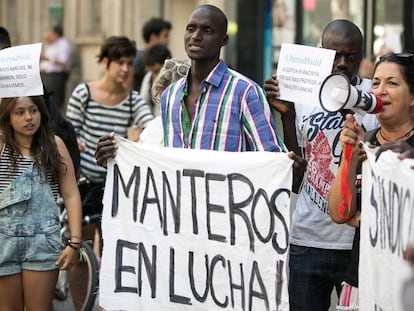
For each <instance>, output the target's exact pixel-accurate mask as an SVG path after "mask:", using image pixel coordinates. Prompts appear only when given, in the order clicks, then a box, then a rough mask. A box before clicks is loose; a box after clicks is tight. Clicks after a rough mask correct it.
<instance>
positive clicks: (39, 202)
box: [0, 96, 82, 311]
mask: <svg viewBox="0 0 414 311" xmlns="http://www.w3.org/2000/svg"><path fill="white" fill-rule="evenodd" d="M59 193H60V195H61V196H62V197H63V199H64V202H65V206H66V208H67V211H68V216H69V224H70V230H71V234H72V237H71V240H70V242H69V244H68V246H67V247H66V248H65V249H64V250H63V251H62V249H61V241H60V234H59V230H60V223H59V218H58V214H59V210H58V207H57V205H56V199H57V196H58V194H59ZM81 230H82V229H81V202H80V196H79V191H78V188H77V184H76V179H75V174H74V169H73V164H72V161H71V158H70V155H69V153H68V151H67V149H66V147H65V145H64V143H63V141H62V140H61V139H60V138H59V137H57V136H54V134H53V131H52V129H51V127H50V124H49V115H48V112H47V108H46V105H45V103H44V101H43V98H42V97H41V96H32V97H18V98H7V99H5V98H3V99H2V100H1V102H0V245H1V249H0V310H22V311H23V310H27V311H30V310H53V293H54V290H55V284H56V281H57V277H58V269H59V268H60V269H68V268H70V266H71V265H72V264H73V263H74V262H75V261H76V260H77V258H78V257H79V255H78V249H79V247H80V242H81Z"/></svg>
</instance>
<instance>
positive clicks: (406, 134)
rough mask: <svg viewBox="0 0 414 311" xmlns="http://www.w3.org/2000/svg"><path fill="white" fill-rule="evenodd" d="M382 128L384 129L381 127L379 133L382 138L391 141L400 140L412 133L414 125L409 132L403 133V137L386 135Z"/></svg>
mask: <svg viewBox="0 0 414 311" xmlns="http://www.w3.org/2000/svg"><path fill="white" fill-rule="evenodd" d="M381 130H382V128H380V130H379V134H380V136H381V138H382V139H383V140H385V141H387V142H391V141H397V140H400V139H403V138H405V137H407V136H409V135H410V134H411V132H412V131H414V127H413V128H412V129H410V130H409V131H408V132H406V133H405V134H404V135H402V136H401V137H398V138H397V139H389V138H387V137H385V136H384V135H383V134H382V131H381Z"/></svg>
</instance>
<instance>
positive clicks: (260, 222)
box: [99, 139, 292, 311]
mask: <svg viewBox="0 0 414 311" xmlns="http://www.w3.org/2000/svg"><path fill="white" fill-rule="evenodd" d="M118 145H119V148H118V151H117V157H116V158H115V159H114V160H112V161H110V162H109V163H108V175H107V180H106V186H105V194H104V211H103V221H102V229H103V239H104V249H103V257H102V265H101V270H100V271H101V272H100V289H99V295H100V297H99V303H100V305H101V306H102V307H104V308H105V309H106V310H151V311H153V310H272V311H273V310H281V311H282V310H286V311H287V310H289V300H288V292H287V260H286V257H287V252H288V241H289V226H290V217H289V215H290V214H289V204H290V191H291V183H292V160H291V159H289V158H288V156H287V155H286V154H285V153H271V152H220V151H207V150H191V149H178V148H163V147H159V146H153V145H145V144H139V143H133V142H130V141H126V140H124V139H121V140H118Z"/></svg>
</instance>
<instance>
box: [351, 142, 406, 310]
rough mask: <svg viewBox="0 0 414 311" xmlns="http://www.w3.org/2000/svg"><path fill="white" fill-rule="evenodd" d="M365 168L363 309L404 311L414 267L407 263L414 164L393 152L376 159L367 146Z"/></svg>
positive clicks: (361, 281) (361, 265)
mask: <svg viewBox="0 0 414 311" xmlns="http://www.w3.org/2000/svg"><path fill="white" fill-rule="evenodd" d="M365 150H366V151H367V154H368V161H365V162H364V165H363V182H362V212H361V246H360V265H359V293H360V310H361V311H365V310H369V311H372V310H377V311H396V310H399V311H402V310H403V307H402V290H403V284H404V282H405V280H407V279H408V278H409V277H410V276H412V269H411V267H410V265H409V264H408V262H406V261H405V260H404V259H403V251H404V250H405V249H406V247H407V243H408V242H409V241H411V243H414V170H412V169H410V166H411V165H413V164H414V160H411V159H409V160H408V159H407V160H404V161H400V160H399V159H397V154H396V153H394V152H392V151H387V152H385V153H383V154H382V155H381V156H380V157H379V159H378V161H375V150H374V149H370V148H368V147H365Z"/></svg>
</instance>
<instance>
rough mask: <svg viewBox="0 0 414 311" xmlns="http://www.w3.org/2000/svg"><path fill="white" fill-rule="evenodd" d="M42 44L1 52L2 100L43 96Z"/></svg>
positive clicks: (0, 92)
mask: <svg viewBox="0 0 414 311" xmlns="http://www.w3.org/2000/svg"><path fill="white" fill-rule="evenodd" d="M41 50H42V44H41V43H34V44H26V45H19V46H15V47H10V48H6V49H2V50H0V98H6V97H18V96H34V95H43V83H42V79H41V77H40V70H39V61H40V52H41Z"/></svg>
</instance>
